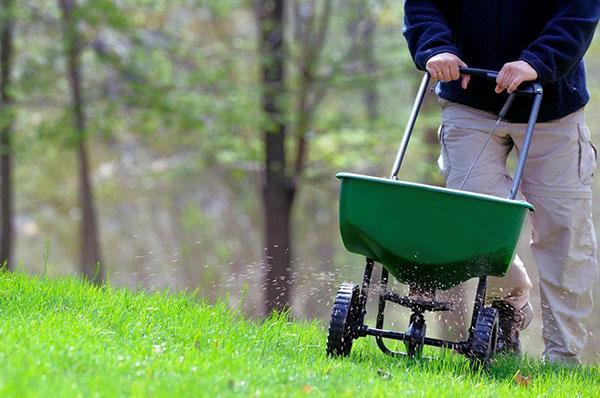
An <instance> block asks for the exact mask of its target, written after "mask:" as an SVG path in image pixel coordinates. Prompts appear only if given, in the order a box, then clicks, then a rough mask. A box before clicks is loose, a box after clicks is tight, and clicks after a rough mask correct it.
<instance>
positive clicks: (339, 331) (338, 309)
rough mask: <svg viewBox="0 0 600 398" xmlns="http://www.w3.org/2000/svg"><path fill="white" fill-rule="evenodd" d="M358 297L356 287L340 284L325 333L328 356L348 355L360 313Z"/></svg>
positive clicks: (349, 284) (358, 292)
mask: <svg viewBox="0 0 600 398" xmlns="http://www.w3.org/2000/svg"><path fill="white" fill-rule="evenodd" d="M359 295H360V290H359V288H358V285H355V284H354V283H347V282H344V283H342V286H340V289H339V290H338V292H337V294H336V295H335V303H334V304H333V309H332V311H331V322H330V323H329V330H328V333H327V354H328V355H331V356H344V357H345V356H348V355H350V350H351V349H352V341H353V340H354V338H355V337H356V335H355V330H356V327H357V326H358V325H357V323H358V320H359V318H360V312H361V308H360V300H359Z"/></svg>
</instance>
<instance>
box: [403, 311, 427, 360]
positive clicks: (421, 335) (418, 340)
mask: <svg viewBox="0 0 600 398" xmlns="http://www.w3.org/2000/svg"><path fill="white" fill-rule="evenodd" d="M426 331H427V325H426V324H425V319H423V315H420V314H412V315H411V317H410V325H409V326H408V329H407V330H406V333H405V334H406V340H404V345H405V346H406V355H408V356H409V357H411V358H421V356H422V355H423V347H424V346H425V332H426Z"/></svg>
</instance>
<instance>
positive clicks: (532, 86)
mask: <svg viewBox="0 0 600 398" xmlns="http://www.w3.org/2000/svg"><path fill="white" fill-rule="evenodd" d="M460 72H461V73H462V74H470V75H473V76H480V77H483V78H486V79H491V80H496V77H497V76H498V72H496V71H490V70H485V69H477V68H461V69H460ZM428 85H429V73H425V74H424V75H423V79H422V80H421V85H420V86H419V91H418V92H417V97H416V98H415V102H414V104H413V108H412V111H411V114H410V118H409V119H408V124H407V125H406V128H405V129H404V136H403V137H402V142H401V143H400V148H399V149H398V153H397V155H396V160H395V161H394V166H393V168H392V174H391V176H390V179H392V180H397V179H398V172H399V171H400V167H401V166H402V162H403V160H404V156H405V155H406V150H407V148H408V142H409V141H410V137H411V135H412V132H413V129H414V127H415V123H416V121H417V116H418V115H419V111H420V109H421V105H422V104H423V99H424V98H425V94H426V92H427V86H428ZM521 86H523V85H521ZM515 93H516V94H520V95H528V96H533V104H532V106H531V112H530V114H529V121H528V123H527V130H526V131H525V139H524V140H523V146H522V147H521V153H520V155H519V162H518V164H517V168H516V170H515V177H514V179H513V186H512V189H511V191H510V196H509V198H510V199H515V198H516V197H517V193H518V191H519V186H520V185H521V177H522V176H523V169H524V168H525V162H526V160H527V154H528V153H529V147H530V146H531V140H532V138H533V130H534V128H535V124H536V122H537V117H538V114H539V111H540V106H541V104H542V96H543V89H542V85H541V84H540V83H538V82H533V83H529V84H526V85H525V87H523V88H521V87H520V88H519V89H518V90H517V91H515ZM513 99H514V96H511V97H509V100H508V101H507V103H506V104H505V106H504V107H503V109H502V111H501V112H500V116H501V117H504V116H506V111H507V110H508V107H510V104H512V100H513Z"/></svg>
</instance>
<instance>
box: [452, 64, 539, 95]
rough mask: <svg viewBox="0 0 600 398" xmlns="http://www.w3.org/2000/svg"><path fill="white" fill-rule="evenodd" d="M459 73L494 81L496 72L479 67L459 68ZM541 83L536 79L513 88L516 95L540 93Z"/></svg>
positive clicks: (496, 75)
mask: <svg viewBox="0 0 600 398" xmlns="http://www.w3.org/2000/svg"><path fill="white" fill-rule="evenodd" d="M459 71H460V74H461V75H471V76H475V77H479V78H482V79H486V80H491V81H496V78H497V77H498V73H499V72H497V71H495V70H487V69H479V68H467V67H463V68H459ZM542 91H543V90H542V85H541V84H540V83H538V82H537V81H534V82H523V83H521V85H519V88H518V89H516V90H515V94H517V95H535V94H541V93H542Z"/></svg>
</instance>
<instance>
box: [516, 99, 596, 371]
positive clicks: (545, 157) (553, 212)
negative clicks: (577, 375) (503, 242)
mask: <svg viewBox="0 0 600 398" xmlns="http://www.w3.org/2000/svg"><path fill="white" fill-rule="evenodd" d="M511 130H512V133H511V135H512V137H513V141H514V142H515V145H516V146H517V148H518V149H519V148H520V146H521V144H522V142H523V135H524V131H525V125H524V124H514V125H512V126H511ZM595 157H596V153H595V149H594V148H593V147H592V144H591V141H590V136H589V130H588V128H587V126H586V124H585V121H584V118H583V111H582V110H581V111H578V112H575V113H573V114H571V115H569V116H567V117H565V118H563V119H560V120H557V121H554V122H551V123H540V124H538V125H537V126H536V130H535V133H534V138H533V142H532V145H531V149H530V152H529V156H528V159H527V163H526V166H525V169H524V172H523V181H522V185H521V190H522V192H523V194H524V195H525V197H526V199H527V200H528V201H529V202H530V203H531V204H533V205H534V206H535V208H536V210H535V212H534V213H533V215H532V216H531V221H532V227H533V239H532V242H531V248H532V250H533V254H534V256H535V258H536V262H537V265H538V269H539V275H540V294H541V303H542V317H543V330H542V335H543V338H544V344H545V351H544V357H545V358H546V359H548V360H550V361H569V362H575V363H578V362H579V354H580V353H581V352H582V350H583V348H584V346H585V343H586V337H587V332H586V328H585V319H586V318H587V316H588V315H589V314H590V312H591V310H592V287H593V284H594V279H595V276H596V268H597V260H596V254H597V253H596V251H597V248H596V234H595V230H594V224H593V222H592V190H591V185H590V184H591V182H592V173H593V171H594V169H595V162H596V160H595Z"/></svg>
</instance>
